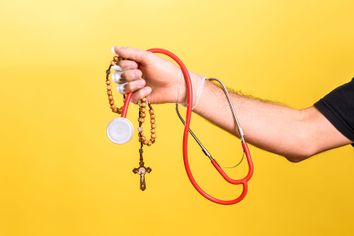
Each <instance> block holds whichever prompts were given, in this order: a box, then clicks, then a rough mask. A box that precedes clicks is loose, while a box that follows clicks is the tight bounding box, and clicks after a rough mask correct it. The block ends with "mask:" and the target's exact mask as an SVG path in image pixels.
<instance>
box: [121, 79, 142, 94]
mask: <svg viewBox="0 0 354 236" xmlns="http://www.w3.org/2000/svg"><path fill="white" fill-rule="evenodd" d="M145 84H146V82H145V80H143V79H138V80H134V81H132V82H128V83H126V84H125V86H124V92H125V93H130V92H135V91H137V90H139V89H142V88H144V86H145Z"/></svg>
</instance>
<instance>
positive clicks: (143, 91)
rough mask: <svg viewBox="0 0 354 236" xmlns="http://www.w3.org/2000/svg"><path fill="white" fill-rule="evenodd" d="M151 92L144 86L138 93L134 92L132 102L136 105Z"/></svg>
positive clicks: (149, 88)
mask: <svg viewBox="0 0 354 236" xmlns="http://www.w3.org/2000/svg"><path fill="white" fill-rule="evenodd" d="M151 92H152V89H151V87H149V86H146V87H144V88H142V89H139V90H138V91H136V92H134V93H133V95H132V102H133V103H135V104H137V103H138V102H139V100H140V99H142V98H144V97H147V96H148V95H149V94H150V93H151Z"/></svg>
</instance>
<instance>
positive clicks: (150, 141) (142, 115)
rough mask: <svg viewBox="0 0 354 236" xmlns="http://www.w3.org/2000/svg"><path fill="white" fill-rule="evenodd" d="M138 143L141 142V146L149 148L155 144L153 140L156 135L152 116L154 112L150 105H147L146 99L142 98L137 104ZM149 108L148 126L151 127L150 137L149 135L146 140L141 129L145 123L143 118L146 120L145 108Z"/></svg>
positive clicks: (153, 116) (154, 121)
mask: <svg viewBox="0 0 354 236" xmlns="http://www.w3.org/2000/svg"><path fill="white" fill-rule="evenodd" d="M138 105H139V118H138V121H139V128H138V131H139V136H140V137H139V141H140V142H141V144H142V145H147V146H151V145H152V144H153V143H155V139H156V134H155V127H156V125H155V123H156V120H155V115H154V110H153V109H152V106H151V105H150V104H148V103H147V99H146V98H142V99H141V100H140V101H139V103H138ZM147 106H148V107H149V115H150V125H151V129H150V130H151V135H150V139H147V138H146V137H145V136H144V134H143V129H142V127H141V126H142V124H143V123H144V122H145V118H146V116H147V115H146V111H147V109H146V107H147Z"/></svg>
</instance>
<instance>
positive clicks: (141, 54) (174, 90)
mask: <svg viewBox="0 0 354 236" xmlns="http://www.w3.org/2000/svg"><path fill="white" fill-rule="evenodd" d="M113 50H114V52H115V53H116V54H117V55H118V56H119V57H121V58H124V60H121V61H120V62H119V66H120V67H121V68H122V70H123V72H122V74H121V77H122V82H124V83H125V82H126V84H125V86H124V92H125V93H129V92H132V93H133V95H132V101H133V102H134V103H137V102H138V101H139V100H140V99H142V98H143V97H146V98H147V99H148V100H149V102H151V103H172V102H178V103H185V100H186V92H185V91H186V89H185V86H184V79H183V75H182V72H181V70H180V68H179V67H177V66H176V65H175V64H173V63H172V62H170V61H168V60H165V59H162V58H161V57H158V56H157V55H155V54H154V53H152V52H149V51H144V50H139V49H136V48H128V47H113ZM190 76H191V79H192V84H197V83H198V81H200V80H202V77H201V76H200V75H197V74H194V73H190Z"/></svg>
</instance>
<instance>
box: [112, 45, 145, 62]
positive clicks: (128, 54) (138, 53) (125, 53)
mask: <svg viewBox="0 0 354 236" xmlns="http://www.w3.org/2000/svg"><path fill="white" fill-rule="evenodd" d="M112 51H113V53H115V54H117V55H118V56H119V57H122V58H124V59H128V60H133V61H136V62H138V63H143V62H144V61H145V60H146V58H147V55H148V52H147V51H144V50H140V49H136V48H128V47H118V46H113V48H112Z"/></svg>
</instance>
